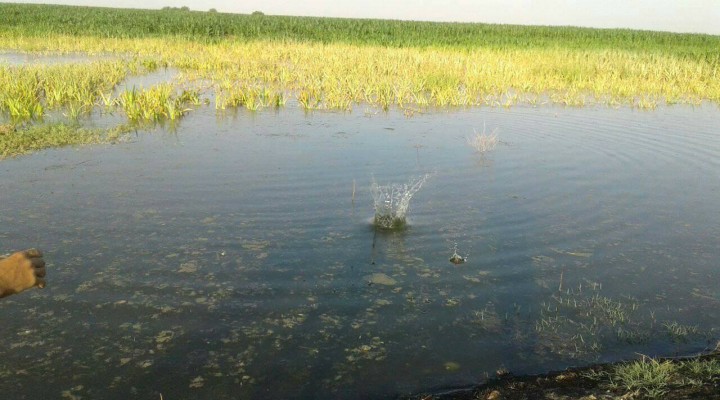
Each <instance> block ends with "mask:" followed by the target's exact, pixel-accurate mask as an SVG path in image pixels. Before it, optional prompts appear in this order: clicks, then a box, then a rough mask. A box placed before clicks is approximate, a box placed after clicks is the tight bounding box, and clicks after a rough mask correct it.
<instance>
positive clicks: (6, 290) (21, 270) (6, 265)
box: [0, 249, 45, 297]
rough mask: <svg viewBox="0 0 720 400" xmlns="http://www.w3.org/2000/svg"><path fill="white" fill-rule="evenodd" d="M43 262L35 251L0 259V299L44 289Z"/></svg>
mask: <svg viewBox="0 0 720 400" xmlns="http://www.w3.org/2000/svg"><path fill="white" fill-rule="evenodd" d="M44 277H45V260H44V259H43V255H42V252H40V250H37V249H28V250H24V251H18V252H17V253H13V254H11V255H10V256H9V257H7V258H4V259H0V297H5V296H9V295H11V294H16V293H20V292H23V291H25V290H27V289H30V288H33V287H35V286H37V287H39V288H44V287H45V279H44Z"/></svg>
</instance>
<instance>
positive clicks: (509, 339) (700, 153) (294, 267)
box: [0, 105, 720, 399]
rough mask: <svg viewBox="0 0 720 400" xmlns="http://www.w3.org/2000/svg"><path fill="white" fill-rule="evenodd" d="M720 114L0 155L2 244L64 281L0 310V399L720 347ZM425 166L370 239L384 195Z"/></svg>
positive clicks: (365, 121)
mask: <svg viewBox="0 0 720 400" xmlns="http://www.w3.org/2000/svg"><path fill="white" fill-rule="evenodd" d="M718 117H720V111H719V110H718V108H717V107H716V106H714V105H706V106H702V107H696V108H691V107H687V106H675V107H662V108H660V109H658V110H655V111H651V112H646V111H636V110H631V109H627V108H621V109H609V108H604V107H597V108H593V107H589V108H559V107H550V106H547V107H538V108H532V107H522V106H517V107H513V108H511V109H501V108H479V109H471V110H454V111H437V112H430V113H427V114H424V113H416V114H414V115H413V116H412V117H410V118H408V117H406V116H404V115H403V114H402V113H401V112H398V111H390V112H389V113H383V112H380V113H377V112H375V111H370V110H368V111H367V112H362V111H354V112H353V113H326V112H314V113H309V114H306V113H303V112H302V111H301V110H299V109H297V108H296V107H294V106H293V105H289V106H288V107H286V108H285V109H282V110H280V111H261V112H245V111H239V112H237V114H234V115H226V116H222V117H218V116H217V115H216V112H215V110H214V109H213V108H212V107H200V108H199V109H197V110H195V111H193V112H191V113H190V114H188V115H187V116H186V117H185V118H184V119H183V120H182V121H180V123H179V125H178V126H177V129H175V130H173V131H168V130H163V129H160V128H159V129H157V130H154V131H152V132H138V133H137V134H136V135H133V136H132V137H131V139H130V140H128V141H126V142H123V143H120V144H115V145H98V146H89V147H80V148H66V149H58V150H48V151H43V152H41V153H37V154H34V155H30V156H24V157H19V158H14V159H7V160H4V161H2V162H0V250H1V251H11V250H17V249H23V248H27V247H31V246H36V247H39V248H41V249H42V250H43V251H44V252H45V256H46V260H47V262H48V287H47V288H46V289H44V290H34V291H31V292H28V293H25V294H22V295H19V296H15V297H11V298H8V299H5V300H3V301H2V302H1V303H0V314H1V315H2V322H1V324H0V334H1V335H2V338H3V339H2V341H0V392H2V393H3V394H4V395H5V397H7V398H12V399H38V398H62V397H64V398H87V399H100V398H102V399H127V398H143V399H158V398H161V396H162V398H163V399H178V398H190V399H208V398H214V399H229V398H313V399H334V398H344V399H360V398H394V397H397V396H399V395H403V394H408V393H415V392H419V391H426V390H432V389H434V388H442V387H451V386H457V385H467V384H472V383H475V382H479V381H483V380H485V379H487V377H492V376H494V375H495V373H496V371H498V370H501V369H507V370H509V371H511V372H513V373H516V374H525V373H540V372H544V371H547V370H551V369H558V368H564V367H568V366H580V365H586V364H590V363H594V362H604V361H615V360H619V359H625V358H632V357H636V355H637V353H641V354H646V355H673V354H684V353H692V352H695V351H700V350H702V349H704V348H705V347H706V346H708V345H712V346H714V345H715V343H717V340H718V337H719V336H720V332H718V328H717V327H718V322H719V321H720V289H718V285H717V282H720V270H718V260H720V248H719V247H718V240H719V239H720V212H718V208H717V206H718V204H720V173H719V172H718V171H720V161H719V160H720V136H719V135H718V133H719V132H718V124H717V121H718ZM483 126H485V127H487V130H488V131H491V130H492V131H495V132H496V133H497V137H498V143H497V146H495V147H494V148H493V149H491V150H489V151H485V152H484V153H482V154H481V153H478V152H476V151H475V150H474V149H473V148H471V147H470V146H468V138H469V137H470V136H472V135H473V134H474V131H477V132H480V131H482V129H483ZM425 174H429V177H428V178H427V180H426V182H425V183H424V184H423V185H422V188H420V190H418V191H417V193H416V194H415V195H414V197H413V198H412V201H411V202H410V206H409V214H408V223H407V225H406V226H405V227H404V229H401V230H396V231H392V230H390V231H376V230H375V229H374V228H373V226H372V217H373V213H374V211H373V197H372V195H371V191H370V186H371V184H372V182H373V181H376V182H377V183H378V184H379V185H387V184H393V183H396V184H403V183H406V182H410V181H411V180H412V179H418V177H421V176H424V175H425ZM454 255H459V256H461V257H462V258H463V259H464V261H465V262H463V263H457V264H456V263H451V262H450V261H449V260H450V258H451V257H452V256H454Z"/></svg>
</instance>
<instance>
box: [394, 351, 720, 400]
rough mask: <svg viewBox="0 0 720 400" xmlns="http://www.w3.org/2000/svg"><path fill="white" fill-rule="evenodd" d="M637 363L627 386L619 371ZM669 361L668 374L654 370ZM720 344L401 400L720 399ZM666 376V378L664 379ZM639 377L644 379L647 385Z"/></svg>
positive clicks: (502, 377)
mask: <svg viewBox="0 0 720 400" xmlns="http://www.w3.org/2000/svg"><path fill="white" fill-rule="evenodd" d="M633 365H648V366H651V368H648V369H646V370H644V371H642V372H644V374H643V373H641V374H635V375H634V379H637V381H634V382H632V383H635V385H634V386H633V385H629V386H631V387H630V388H628V385H627V384H628V383H629V382H628V381H627V380H624V379H623V378H626V377H625V376H621V375H619V373H620V374H621V373H623V370H626V369H628V368H629V367H631V366H633ZM653 365H654V366H663V365H665V366H667V367H668V368H667V369H670V370H672V371H673V372H672V373H670V374H666V373H664V372H660V371H659V370H657V369H653V368H652V366H653ZM718 366H720V344H719V346H718V347H716V348H715V349H714V350H712V351H710V352H708V353H705V354H702V355H697V356H691V357H676V358H661V359H648V358H645V359H642V358H641V359H638V360H632V361H624V362H619V363H612V364H598V365H592V366H588V367H583V368H569V369H566V370H564V371H553V372H549V373H547V374H541V375H526V376H513V375H512V374H511V373H507V372H505V371H498V377H496V378H494V379H491V380H489V381H488V382H486V383H484V384H481V385H476V386H471V387H464V388H452V389H444V390H438V391H435V392H427V393H420V394H416V395H412V396H408V397H401V399H403V400H470V399H473V400H476V399H477V400H480V399H483V400H501V399H504V400H520V399H553V400H570V399H578V400H594V399H648V398H663V399H665V398H667V399H720V374H719V372H720V368H718ZM663 378H665V379H663ZM640 380H644V383H645V384H646V385H645V386H643V384H642V382H639V381H640Z"/></svg>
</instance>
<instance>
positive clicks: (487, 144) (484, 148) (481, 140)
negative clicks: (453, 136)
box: [466, 125, 498, 154]
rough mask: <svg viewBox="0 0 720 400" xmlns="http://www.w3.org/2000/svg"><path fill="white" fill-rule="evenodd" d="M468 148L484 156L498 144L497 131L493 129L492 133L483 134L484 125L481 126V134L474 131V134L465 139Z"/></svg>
mask: <svg viewBox="0 0 720 400" xmlns="http://www.w3.org/2000/svg"><path fill="white" fill-rule="evenodd" d="M466 140H467V144H468V146H470V147H472V148H473V149H475V151H476V152H478V153H480V154H484V153H486V152H488V151H490V150H492V149H494V148H495V146H497V144H498V135H497V129H493V131H492V132H490V133H489V134H488V133H485V125H483V130H482V132H477V131H475V134H474V135H473V136H471V137H469V138H467V139H466Z"/></svg>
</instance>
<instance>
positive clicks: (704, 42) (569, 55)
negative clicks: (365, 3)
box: [0, 4, 720, 316]
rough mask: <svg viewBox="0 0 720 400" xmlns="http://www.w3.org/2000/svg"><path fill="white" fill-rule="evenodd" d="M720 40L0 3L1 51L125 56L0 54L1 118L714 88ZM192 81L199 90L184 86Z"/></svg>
mask: <svg viewBox="0 0 720 400" xmlns="http://www.w3.org/2000/svg"><path fill="white" fill-rule="evenodd" d="M718 48H720V36H710V35H690V34H673V33H661V32H647V31H632V30H600V29H585V28H569V27H523V26H512V25H490V24H469V23H463V24H460V23H432V22H409V21H389V20H370V19H362V20H361V19H340V18H309V17H281V16H265V15H237V14H223V13H217V12H200V11H188V10H181V9H171V10H130V9H111V8H98V7H72V6H54V5H29V4H24V5H21V4H0V51H3V50H4V51H25V52H33V53H43V52H50V53H63V52H84V53H88V54H98V53H103V54H111V55H114V56H115V57H111V58H110V59H109V60H98V61H95V62H92V63H84V64H82V65H27V66H10V65H2V64H0V118H2V120H8V121H11V122H13V123H14V124H20V123H23V122H27V121H30V122H32V123H33V124H37V123H38V122H39V121H42V119H43V118H44V116H46V115H47V114H51V113H52V114H55V115H57V114H58V113H62V114H64V115H65V116H66V117H67V119H68V120H69V121H79V120H81V119H82V117H83V116H85V115H88V114H90V113H92V112H93V111H95V110H97V109H99V108H101V109H103V110H105V111H107V112H113V111H114V110H118V109H119V110H121V112H123V113H124V114H125V115H126V116H127V118H128V120H129V121H130V122H132V123H135V124H146V123H150V122H153V123H154V122H163V121H166V120H170V121H171V122H174V121H175V120H177V119H179V118H182V116H183V115H184V114H186V113H187V112H189V111H190V109H191V108H193V107H195V106H199V105H201V104H203V103H205V102H209V99H210V98H214V99H215V104H214V106H215V108H216V109H217V110H219V111H220V112H222V110H225V109H227V108H236V107H244V108H246V109H248V110H259V109H262V108H266V107H281V106H284V105H286V104H291V105H293V106H297V107H301V108H303V109H305V110H315V109H334V110H347V111H349V110H351V109H353V107H354V106H356V105H358V104H362V105H363V106H364V107H365V106H370V107H376V108H379V109H383V110H390V109H391V108H399V109H404V110H405V112H406V114H408V115H412V114H413V113H414V111H416V110H418V109H422V108H430V107H440V108H442V107H475V106H491V107H511V106H513V105H515V104H518V103H524V104H530V105H533V106H536V105H542V104H545V103H552V104H560V105H565V106H584V105H592V104H602V105H608V106H613V107H616V106H621V105H622V106H630V107H637V108H642V109H653V108H655V107H657V106H660V105H664V104H675V103H686V104H701V103H702V102H703V101H711V102H715V103H720V79H718V78H719V77H720V52H718V51H717V49H718ZM161 66H163V67H173V68H177V69H179V70H180V71H181V72H182V76H183V78H182V81H174V82H170V83H169V84H159V85H156V86H154V87H151V88H143V89H140V88H138V89H137V90H129V91H125V92H123V93H120V94H119V95H118V94H113V93H116V92H115V90H116V88H117V85H118V83H119V82H121V81H122V80H123V79H125V78H126V77H127V76H129V75H136V74H141V73H144V72H148V71H152V70H153V69H156V68H158V67H161ZM194 82H203V90H201V91H198V90H193V89H189V88H192V87H193V83H194ZM210 91H212V92H213V93H212V94H211V93H208V92H210ZM213 95H214V96H213ZM408 111H409V113H408ZM28 129H30V128H28ZM32 129H38V128H32ZM4 140H5V142H6V143H9V142H8V140H7V138H6V139H4ZM48 142H50V141H48ZM12 143H16V144H17V145H23V146H22V147H20V148H18V149H17V150H12V151H13V152H15V151H17V152H24V151H26V150H23V149H28V148H31V147H32V146H29V145H28V144H27V143H26V142H22V141H14V142H12ZM38 146H44V145H40V144H38ZM5 151H6V152H8V154H10V153H9V152H10V150H5ZM606 306H610V304H606ZM617 311H618V310H611V309H610V310H608V312H609V313H611V314H612V313H614V314H616V315H615V316H620V314H618V312H617Z"/></svg>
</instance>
